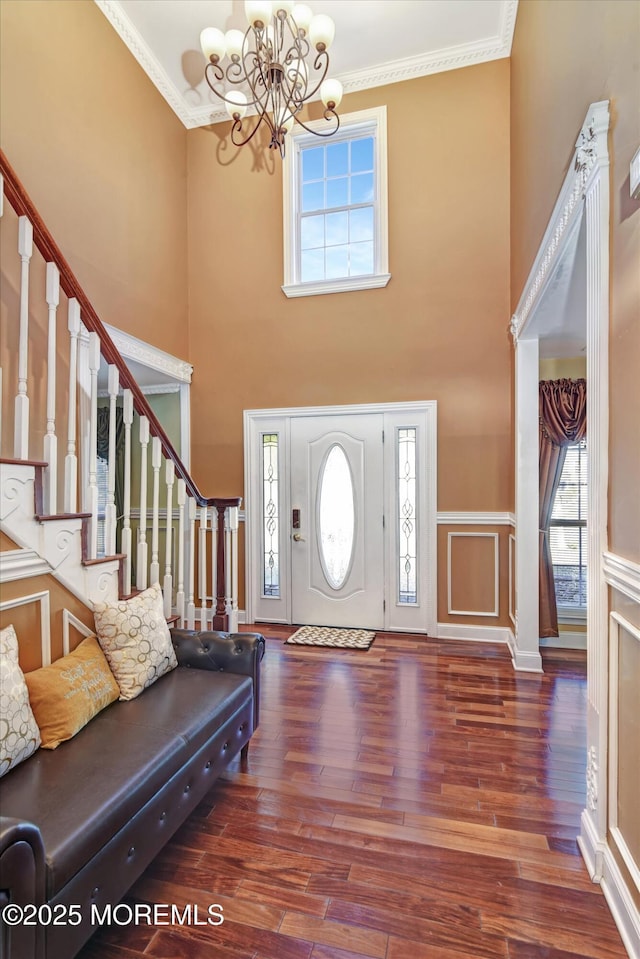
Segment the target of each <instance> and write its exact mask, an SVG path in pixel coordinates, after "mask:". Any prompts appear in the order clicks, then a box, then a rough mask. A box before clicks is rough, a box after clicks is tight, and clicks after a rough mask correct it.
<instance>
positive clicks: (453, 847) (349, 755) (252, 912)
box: [80, 627, 626, 959]
mask: <svg viewBox="0 0 640 959" xmlns="http://www.w3.org/2000/svg"><path fill="white" fill-rule="evenodd" d="M247 628H248V627H247ZM258 628H259V629H260V631H262V632H263V633H264V634H265V635H266V636H267V652H266V657H265V660H264V663H263V667H264V669H263V677H264V683H263V692H262V710H261V725H260V728H259V730H258V731H257V733H256V734H255V736H254V737H253V740H252V742H251V746H250V750H249V769H248V772H247V773H242V772H241V771H240V769H239V766H238V763H237V762H236V763H235V764H234V765H233V767H231V768H230V770H229V771H228V773H227V774H226V775H225V777H224V778H223V779H222V780H219V781H218V783H217V784H216V785H215V786H214V788H213V789H212V791H211V792H210V793H209V795H208V796H207V797H206V799H205V800H204V801H203V802H202V803H201V804H200V806H199V807H198V808H197V809H196V811H195V812H194V814H193V815H192V816H191V818H190V819H189V820H188V821H187V822H186V823H185V825H184V826H183V827H182V828H181V829H180V830H179V831H178V833H176V835H175V837H174V838H173V839H172V841H171V842H170V843H169V844H168V845H167V847H166V848H165V849H164V851H163V852H162V853H161V854H160V855H159V856H158V857H157V859H156V860H155V861H154V863H153V864H152V865H151V866H150V867H149V869H148V870H147V872H146V873H145V874H144V875H143V876H142V877H141V879H140V880H139V881H138V882H137V883H136V885H135V886H134V887H133V889H132V890H131V892H130V895H129V896H128V897H127V901H128V902H129V903H134V902H136V901H138V902H149V903H175V904H177V905H178V906H180V907H183V906H185V905H186V904H189V903H191V904H197V905H198V906H199V910H200V915H201V916H202V915H204V916H206V909H207V907H208V906H209V904H212V903H215V904H219V905H220V906H222V908H223V910H224V923H223V924H222V925H220V926H201V925H197V926H196V925H190V926H160V925H159V926H156V927H154V926H146V925H140V926H125V927H122V928H111V929H107V928H105V929H103V930H101V931H100V932H98V933H97V934H96V935H95V936H94V938H93V939H92V940H91V942H90V943H88V944H87V946H86V947H85V948H84V950H83V951H82V952H81V953H80V956H81V959H140V957H142V956H144V957H155V959H209V957H213V959H218V957H220V959H363V957H366V959H587V957H589V959H624V957H626V952H625V950H624V947H623V945H622V942H621V940H620V936H619V934H618V932H617V930H616V928H615V925H614V923H613V919H612V918H611V914H610V913H609V910H608V908H607V905H606V903H605V900H604V897H603V895H602V893H601V891H600V888H599V887H598V886H596V885H593V884H592V883H591V882H590V881H589V878H588V876H587V872H586V869H585V866H584V864H583V861H582V859H581V857H580V855H579V853H578V848H577V845H576V841H575V837H576V835H577V834H578V832H579V820H580V813H581V811H582V809H583V807H584V802H585V714H586V708H585V697H586V663H585V659H584V654H581V653H576V652H570V651H564V650H563V651H548V652H547V653H546V655H545V657H544V664H545V673H544V675H534V674H515V673H514V672H513V669H512V666H511V662H510V659H509V656H508V654H507V652H506V649H505V648H504V647H500V646H490V645H485V644H474V643H456V642H445V641H439V640H433V639H425V638H424V637H422V638H420V637H411V636H399V635H391V634H388V633H387V634H385V633H382V634H378V636H377V637H376V640H375V642H374V644H373V646H372V647H371V649H370V650H369V651H368V652H349V651H346V650H334V649H314V648H309V647H306V648H304V647H296V646H285V645H284V643H283V639H284V638H285V637H286V636H287V635H288V634H289V633H290V632H291V631H292V630H288V629H287V628H286V627H258Z"/></svg>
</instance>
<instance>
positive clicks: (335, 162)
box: [327, 143, 349, 176]
mask: <svg viewBox="0 0 640 959" xmlns="http://www.w3.org/2000/svg"><path fill="white" fill-rule="evenodd" d="M348 172H349V144H348V143H334V144H333V145H332V146H328V147H327V176H346V175H347V173H348Z"/></svg>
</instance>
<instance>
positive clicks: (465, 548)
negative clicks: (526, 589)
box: [438, 524, 515, 627]
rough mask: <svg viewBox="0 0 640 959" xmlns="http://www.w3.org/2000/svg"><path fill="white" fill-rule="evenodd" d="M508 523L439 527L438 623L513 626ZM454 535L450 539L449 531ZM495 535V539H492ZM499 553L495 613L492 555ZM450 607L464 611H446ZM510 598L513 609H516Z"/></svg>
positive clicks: (510, 529) (493, 558) (493, 557)
mask: <svg viewBox="0 0 640 959" xmlns="http://www.w3.org/2000/svg"><path fill="white" fill-rule="evenodd" d="M512 532H513V530H512V528H511V527H510V526H459V525H456V526H448V525H444V524H443V525H439V526H438V622H439V623H457V624H458V625H461V626H472V625H476V626H485V627H489V626H492V627H496V626H499V627H512V623H511V620H510V619H509V585H510V577H509V535H510V534H511V533H512ZM450 533H452V534H453V536H452V537H451V539H450V538H449V534H450ZM478 534H480V535H478ZM494 534H495V535H497V537H498V539H497V541H496V540H495V539H494V538H493V537H494ZM496 550H497V553H498V576H497V579H498V605H497V609H498V614H497V615H496V616H493V615H487V616H478V615H475V616H474V615H466V614H473V613H474V612H475V613H478V612H480V613H492V612H493V610H494V608H495V581H496V570H495V554H496ZM449 582H451V608H452V609H453V610H461V611H462V613H463V614H465V615H460V614H459V613H449ZM514 599H515V598H512V608H515V605H513V604H514Z"/></svg>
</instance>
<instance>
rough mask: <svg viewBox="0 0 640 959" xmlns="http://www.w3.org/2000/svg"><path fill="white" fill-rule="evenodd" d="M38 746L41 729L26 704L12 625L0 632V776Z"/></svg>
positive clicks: (26, 696)
mask: <svg viewBox="0 0 640 959" xmlns="http://www.w3.org/2000/svg"><path fill="white" fill-rule="evenodd" d="M39 745H40V730H39V729H38V725H37V723H36V721H35V717H34V715H33V712H32V710H31V706H30V704H29V692H28V690H27V684H26V683H25V681H24V673H23V672H22V670H21V669H20V664H19V663H18V637H17V636H16V631H15V629H14V628H13V626H6V627H5V629H3V630H1V631H0V776H4V774H5V773H7V772H9V770H10V769H11V768H12V767H13V766H17V765H18V763H21V762H22V761H23V759H27V758H28V757H29V756H30V755H31V753H34V752H35V751H36V749H37V748H38V746H39Z"/></svg>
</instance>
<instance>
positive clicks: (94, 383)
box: [87, 333, 100, 559]
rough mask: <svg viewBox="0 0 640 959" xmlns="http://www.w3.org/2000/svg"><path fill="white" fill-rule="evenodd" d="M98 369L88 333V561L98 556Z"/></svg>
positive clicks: (96, 345) (96, 342) (94, 342)
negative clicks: (89, 411) (89, 378)
mask: <svg viewBox="0 0 640 959" xmlns="http://www.w3.org/2000/svg"><path fill="white" fill-rule="evenodd" d="M99 369H100V339H99V338H98V334H97V333H89V372H90V374H91V413H90V424H89V487H88V490H87V510H88V512H89V513H91V520H90V533H89V559H95V558H96V556H97V555H98V370H99Z"/></svg>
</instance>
